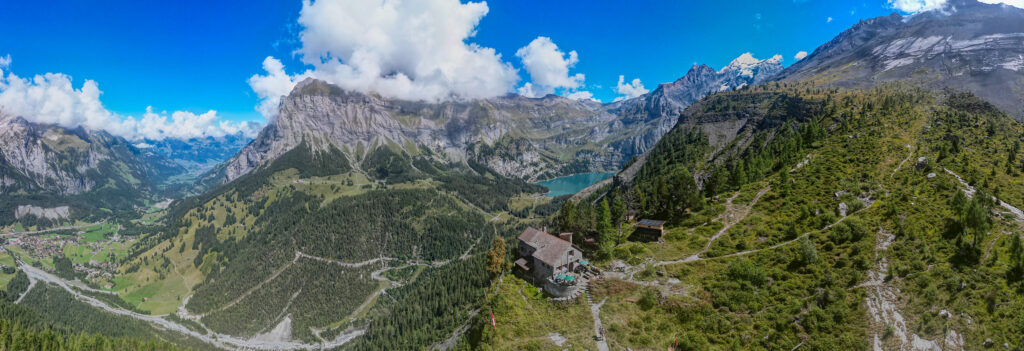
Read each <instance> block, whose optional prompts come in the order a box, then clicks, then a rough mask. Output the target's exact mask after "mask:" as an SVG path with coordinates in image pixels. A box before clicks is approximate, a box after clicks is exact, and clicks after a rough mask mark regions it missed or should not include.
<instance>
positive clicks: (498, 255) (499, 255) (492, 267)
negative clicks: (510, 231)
mask: <svg viewBox="0 0 1024 351" xmlns="http://www.w3.org/2000/svg"><path fill="white" fill-rule="evenodd" d="M505 255H506V250H505V239H502V238H501V237H500V236H497V237H495V238H494V242H493V243H491V249H490V250H488V251H487V271H488V272H490V273H491V274H492V275H498V274H501V271H503V270H504V269H505Z"/></svg>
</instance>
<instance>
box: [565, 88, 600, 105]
mask: <svg viewBox="0 0 1024 351" xmlns="http://www.w3.org/2000/svg"><path fill="white" fill-rule="evenodd" d="M565 97H567V98H570V99H573V100H591V101H596V102H601V100H598V99H596V98H594V94H593V93H591V92H589V91H584V90H577V91H572V92H569V93H568V94H566V95H565Z"/></svg>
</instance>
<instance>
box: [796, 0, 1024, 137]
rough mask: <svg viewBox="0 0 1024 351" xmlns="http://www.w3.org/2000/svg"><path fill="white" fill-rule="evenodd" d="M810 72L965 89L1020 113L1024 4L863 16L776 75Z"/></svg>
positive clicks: (852, 81) (848, 82)
mask: <svg viewBox="0 0 1024 351" xmlns="http://www.w3.org/2000/svg"><path fill="white" fill-rule="evenodd" d="M811 77H818V78H823V79H824V80H823V81H822V82H821V83H822V84H829V85H839V86H846V87H864V86H872V85H875V84H878V83H881V82H889V81H909V82H914V83H920V84H922V85H924V86H928V87H932V88H942V89H946V88H952V89H954V90H963V91H970V92H972V93H974V94H976V95H978V96H980V97H982V98H984V99H985V100H988V101H989V102H991V103H992V104H994V105H996V106H998V107H999V108H1001V109H1003V110H1004V111H1006V112H1007V113H1009V114H1011V115H1014V116H1016V117H1017V118H1018V119H1020V118H1024V100H1022V99H1020V96H1019V92H1020V91H1022V90H1024V9H1020V8H1016V7H1013V6H1006V5H1000V4H984V3H980V2H977V1H974V0H958V1H955V2H950V3H948V4H947V7H946V8H945V9H942V10H933V11H927V12H923V13H919V14H916V15H913V16H908V17H904V16H900V15H899V14H892V15H889V16H885V17H877V18H872V19H868V20H863V21H861V22H860V23H858V24H856V25H854V26H853V27H851V28H850V29H848V30H846V31H844V32H843V33H841V34H839V35H838V36H836V37H835V38H834V39H832V40H831V41H829V42H828V43H825V44H824V45H822V46H820V47H818V48H817V49H816V50H815V51H814V52H813V53H812V54H811V55H809V56H807V58H805V59H803V60H801V61H799V62H797V63H795V64H793V65H792V66H790V67H788V68H786V69H785V70H784V71H783V72H781V73H780V74H779V75H778V79H782V80H793V81H796V80H802V79H807V78H811ZM826 77H827V78H826Z"/></svg>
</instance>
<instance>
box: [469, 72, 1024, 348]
mask: <svg viewBox="0 0 1024 351" xmlns="http://www.w3.org/2000/svg"><path fill="white" fill-rule="evenodd" d="M1022 135H1024V128H1022V126H1021V124H1020V123H1018V122H1016V121H1014V120H1013V119H1012V118H1011V117H1009V116H1007V115H1006V114H1004V113H1003V112H1001V111H1000V110H998V109H997V108H995V107H993V106H992V105H991V104H988V103H986V102H984V101H983V100H980V99H978V98H977V97H974V96H973V95H970V94H963V93H955V92H934V91H930V90H925V89H919V88H917V87H915V86H912V85H900V84H895V85H886V86H882V87H879V88H874V89H870V90H841V89H821V88H814V87H811V86H807V85H802V84H793V83H786V84H767V85H762V86H758V87H752V88H747V89H741V90H739V91H735V92H728V93H719V94H716V95H714V96H711V97H709V98H706V99H704V100H702V101H701V102H700V103H698V104H695V105H693V106H692V107H690V108H689V109H687V110H686V112H684V114H683V115H682V117H681V118H680V122H679V124H678V125H676V127H675V128H674V129H673V130H672V131H670V132H669V133H668V134H667V135H666V137H665V138H663V139H662V140H661V141H660V142H659V143H658V144H657V145H656V146H655V148H654V149H653V150H652V151H651V154H649V155H648V157H647V163H646V164H644V165H643V168H642V170H641V171H640V172H639V175H638V176H637V178H636V179H635V181H634V182H632V183H622V182H619V183H617V184H615V185H613V186H610V187H608V188H605V189H604V190H605V191H604V192H601V193H598V194H595V195H593V196H591V197H590V198H587V199H584V200H583V201H581V202H579V203H571V202H570V203H566V205H565V206H564V207H563V209H562V211H561V213H560V215H559V216H557V218H556V219H555V220H556V222H557V225H558V226H559V227H561V228H564V229H571V230H576V231H578V232H582V233H586V236H590V237H594V238H596V239H598V241H601V242H603V245H601V246H599V247H598V248H595V249H593V250H592V254H594V255H595V256H596V257H599V260H598V261H597V263H598V264H599V265H602V266H605V267H611V266H615V264H611V262H613V261H621V262H622V263H620V264H622V265H625V269H624V271H623V272H622V273H619V272H614V271H612V272H607V273H606V278H607V279H606V280H604V281H601V282H598V283H595V284H594V285H592V287H591V289H592V295H593V296H591V299H592V300H593V303H595V304H596V303H598V302H601V301H604V304H603V305H601V306H600V307H599V314H600V318H601V319H602V321H603V325H604V326H605V328H606V330H607V343H608V345H609V346H610V347H611V348H613V349H625V348H627V347H629V348H633V349H638V348H644V347H652V346H653V347H654V348H656V349H658V348H666V347H668V346H676V347H679V348H681V349H696V350H701V349H765V350H767V349H787V350H788V349H792V348H794V347H802V348H808V349H856V350H861V349H869V348H875V349H878V348H879V347H881V348H885V349H902V348H905V347H909V345H910V344H911V343H914V344H916V345H927V346H926V347H936V348H946V349H983V348H984V347H986V346H987V345H1000V346H998V347H1003V346H1002V345H1004V344H1005V345H1007V347H1010V348H1013V347H1024V319H1022V318H1021V315H1020V314H1019V313H1016V312H1015V311H1018V310H1020V309H1021V308H1024V282H1022V275H1021V272H1022V271H1024V270H1022V269H1024V268H1022V267H1024V248H1022V246H1021V244H1020V242H1021V233H1024V214H1022V213H1021V212H1020V210H1019V208H1020V207H1022V205H1024V193H1022V192H1021V190H1020V189H1022V188H1021V181H1022V180H1024V163H1022V162H1021V157H1022V154H1021V150H1020V142H1021V136H1022ZM618 202H621V203H623V205H624V206H625V207H626V208H627V210H625V211H624V210H621V209H620V210H617V211H613V210H612V209H614V208H615V207H617V206H615V204H616V203H618ZM609 204H611V205H609ZM629 211H632V212H635V213H636V214H637V217H638V218H658V219H666V220H668V221H669V225H668V229H667V232H666V234H665V236H664V237H663V240H662V241H661V242H650V243H641V242H633V241H629V240H625V239H622V238H628V234H629V231H630V230H631V229H628V228H629V225H628V222H627V224H626V225H625V226H622V227H620V226H617V225H615V224H616V223H620V222H626V221H625V219H624V217H620V216H623V214H624V213H627V212H629ZM623 227H624V228H627V229H625V230H624V231H625V233H623V234H624V235H621V236H620V235H619V232H618V230H617V228H623ZM520 294H524V292H523V291H521V290H520V291H516V290H515V289H511V290H506V289H504V288H503V289H500V290H499V292H498V294H497V295H495V296H493V297H491V299H490V301H491V302H490V305H489V307H490V308H492V309H493V310H494V313H495V315H496V316H497V317H496V318H497V323H498V325H499V326H500V325H506V328H504V329H500V328H499V331H497V332H494V331H493V330H492V329H491V328H490V325H489V324H488V323H489V321H481V322H480V324H479V325H478V326H477V328H478V332H479V333H480V334H479V336H478V337H477V339H478V340H480V341H479V345H480V347H481V348H484V349H489V348H494V349H511V348H515V347H516V346H513V345H519V344H517V343H518V342H520V341H521V340H522V335H531V333H532V332H530V331H528V330H526V329H523V328H528V327H527V326H526V325H529V324H531V323H527V322H524V321H520V320H517V319H518V318H527V317H524V315H523V314H522V311H521V309H524V308H525V309H536V308H545V307H543V305H545V304H547V303H548V302H546V301H543V300H540V301H538V300H534V299H531V297H530V296H528V295H524V296H523V298H524V299H525V300H523V302H525V305H524V304H522V303H519V302H515V301H517V300H520V297H518V296H515V295H520ZM605 299H607V300H605ZM573 311H574V307H569V308H568V309H564V310H555V311H552V312H550V314H549V315H547V316H545V318H547V319H556V320H557V319H560V318H569V315H570V314H571V313H576V312H573ZM549 331H550V332H556V333H561V335H575V333H577V332H578V331H576V330H573V329H571V328H570V327H569V326H558V325H556V326H554V327H553V328H552V329H551V330H549ZM570 340H571V341H570V342H572V340H573V338H571V337H570ZM590 342H591V341H582V340H580V339H576V340H575V344H573V346H574V347H584V348H589V347H591V345H590V344H589V343H590ZM549 343H550V341H548V340H534V341H531V344H534V345H536V346H537V348H548V347H549V346H551V347H553V344H549ZM580 343H583V344H582V345H581V344H580ZM543 345H549V346H543Z"/></svg>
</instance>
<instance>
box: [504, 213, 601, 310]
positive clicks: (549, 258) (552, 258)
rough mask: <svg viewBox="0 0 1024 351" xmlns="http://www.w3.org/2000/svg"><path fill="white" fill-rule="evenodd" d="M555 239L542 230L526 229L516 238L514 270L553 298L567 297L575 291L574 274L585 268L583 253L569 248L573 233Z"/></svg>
mask: <svg viewBox="0 0 1024 351" xmlns="http://www.w3.org/2000/svg"><path fill="white" fill-rule="evenodd" d="M560 236H561V237H557V236H554V235H551V234H548V233H547V232H545V231H543V230H538V229H536V228H527V229H526V231H523V233H522V234H520V235H519V258H518V259H517V260H516V269H517V270H518V271H519V272H521V274H522V275H523V277H524V278H525V279H527V280H529V281H531V282H532V283H533V284H534V285H536V286H539V287H543V288H544V290H545V291H547V292H548V293H550V294H552V295H555V296H559V297H561V296H567V295H569V294H571V293H572V292H573V291H574V290H575V289H576V280H577V278H578V277H579V276H578V275H576V274H575V273H576V272H577V271H578V270H579V269H580V268H581V267H582V266H581V265H586V261H585V260H583V252H582V251H580V249H578V248H576V247H575V246H573V245H572V233H563V234H562V235H560Z"/></svg>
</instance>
